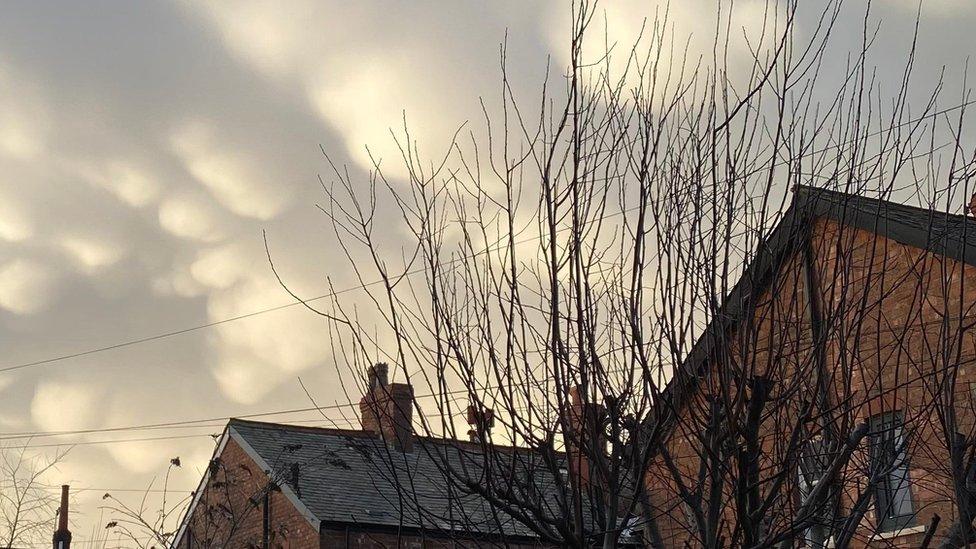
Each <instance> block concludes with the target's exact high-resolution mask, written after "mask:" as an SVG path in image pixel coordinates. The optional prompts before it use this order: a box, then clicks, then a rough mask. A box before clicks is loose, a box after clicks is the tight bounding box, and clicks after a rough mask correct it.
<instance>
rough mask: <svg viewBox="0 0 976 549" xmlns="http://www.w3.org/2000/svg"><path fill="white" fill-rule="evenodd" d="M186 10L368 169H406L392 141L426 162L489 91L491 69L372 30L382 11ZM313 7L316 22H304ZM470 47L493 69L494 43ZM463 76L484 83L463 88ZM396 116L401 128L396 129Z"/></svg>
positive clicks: (306, 6) (260, 6)
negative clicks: (293, 93)
mask: <svg viewBox="0 0 976 549" xmlns="http://www.w3.org/2000/svg"><path fill="white" fill-rule="evenodd" d="M188 9H190V10H191V11H194V12H196V13H198V14H200V15H202V16H203V17H204V18H205V19H206V20H208V21H209V22H210V23H211V24H213V25H214V27H215V28H216V29H217V31H218V32H219V34H220V36H221V37H222V38H223V40H224V42H225V43H226V44H227V47H228V48H229V49H230V50H231V51H233V52H235V54H236V55H237V56H238V58H239V59H241V60H242V61H243V62H244V63H245V64H246V65H247V66H249V67H252V68H253V69H254V70H257V71H259V72H260V73H261V74H264V75H265V76H266V77H267V78H269V79H270V80H271V81H273V82H275V83H276V84H278V85H281V86H282V87H285V88H291V89H298V90H302V91H303V92H304V94H305V97H306V100H307V101H308V103H309V105H311V107H312V109H313V110H314V112H316V113H317V114H318V116H320V117H321V119H322V120H323V121H324V122H325V123H327V124H328V125H329V126H331V127H333V128H335V129H336V130H338V131H339V134H340V136H341V139H342V140H343V143H344V144H345V147H346V152H347V153H348V155H349V156H350V157H351V158H352V160H354V161H355V162H356V163H357V165H358V166H359V167H360V168H362V169H365V170H370V169H372V168H373V167H374V162H379V161H382V169H383V171H384V173H386V174H387V175H389V176H393V177H400V178H403V177H406V175H407V170H406V168H405V167H404V164H403V161H402V159H401V154H402V153H401V151H400V146H404V147H408V146H417V147H419V149H420V153H421V155H422V157H424V159H425V160H426V161H427V162H431V161H434V159H439V158H440V157H442V156H443V155H444V154H445V153H446V152H447V151H448V146H449V144H450V141H451V138H452V136H453V135H454V132H455V131H456V130H457V129H458V128H459V127H460V126H461V125H462V124H463V123H464V122H465V121H468V120H472V119H475V120H477V119H479V118H480V117H481V110H480V104H479V101H478V96H479V95H480V94H481V93H483V92H484V91H486V90H489V89H492V90H493V89H494V86H495V84H494V81H495V80H497V78H496V77H497V70H490V71H486V70H484V69H485V67H484V66H481V67H476V66H474V65H473V64H471V63H459V61H460V60H459V59H458V58H457V57H455V56H456V54H457V52H456V51H455V50H453V49H451V48H449V47H446V46H445V45H444V44H441V43H437V42H436V41H435V42H429V41H405V40H403V39H402V38H403V37H402V36H398V35H397V33H393V34H386V33H378V32H377V31H378V26H377V25H378V23H379V20H382V19H383V18H384V15H383V14H382V13H377V12H370V11H368V10H362V11H363V12H362V13H357V14H356V15H358V16H356V17H347V18H341V17H334V16H329V14H330V13H331V12H335V11H336V10H340V11H345V12H350V11H356V10H355V9H350V8H349V7H348V6H343V5H342V4H341V3H338V2H336V3H331V2H329V3H325V4H312V3H300V4H297V5H292V6H290V9H287V10H286V9H282V5H281V4H278V3H275V2H265V1H261V0H257V1H248V2H244V3H241V4H237V5H234V6H231V5H229V4H220V3H207V4H204V3H192V4H189V5H188ZM315 15H318V16H321V19H320V21H321V23H322V24H321V25H313V26H310V25H309V24H308V21H309V17H314V16H315ZM349 15H352V14H349ZM404 30H406V29H404ZM411 30H412V31H414V32H415V31H417V29H416V28H411ZM441 30H443V29H441ZM500 39H501V36H499V37H496V38H495V40H496V42H495V43H497V40H500ZM350 44H358V45H359V46H360V47H358V48H350V47H349V45H350ZM482 46H484V45H482ZM309 52H315V54H314V55H309ZM478 55H479V57H482V56H483V57H485V61H486V65H487V66H489V67H491V68H492V69H494V68H495V65H492V63H497V46H495V44H492V47H490V48H487V49H486V50H485V51H482V52H479V53H478ZM475 83H478V84H475ZM472 85H484V88H483V89H481V90H477V91H472V90H471V89H470V88H471V87H472ZM489 86H492V87H491V88H489ZM405 117H406V122H407V125H408V127H409V136H407V135H406V134H405V133H404V131H403V125H404V118H405ZM391 130H392V131H393V132H394V133H395V134H396V135H397V136H398V139H399V141H400V145H398V144H397V142H396V140H395V139H394V137H393V136H392V135H391ZM367 146H368V147H369V152H367V150H366V148H367ZM424 168H425V169H428V168H429V165H428V166H424Z"/></svg>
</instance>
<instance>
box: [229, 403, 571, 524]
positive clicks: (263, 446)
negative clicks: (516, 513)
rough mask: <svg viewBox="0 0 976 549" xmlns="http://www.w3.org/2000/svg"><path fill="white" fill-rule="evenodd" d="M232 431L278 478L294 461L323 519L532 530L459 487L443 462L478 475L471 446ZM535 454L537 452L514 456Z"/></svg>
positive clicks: (542, 495) (274, 428)
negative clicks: (403, 448) (395, 445)
mask: <svg viewBox="0 0 976 549" xmlns="http://www.w3.org/2000/svg"><path fill="white" fill-rule="evenodd" d="M229 431H231V433H232V434H234V433H236V434H237V435H238V436H239V437H240V438H241V439H243V440H244V441H245V442H246V443H247V445H248V446H250V448H251V449H253V451H254V452H256V453H257V454H258V455H259V456H260V457H261V459H262V460H263V461H264V462H265V463H266V464H267V466H268V467H269V468H270V469H271V471H272V475H273V478H275V479H277V480H278V481H279V483H282V482H286V481H287V479H289V478H290V477H289V474H290V473H289V471H290V468H291V467H292V464H294V463H297V464H298V470H299V481H298V486H297V490H295V492H296V493H297V496H298V498H299V499H300V500H301V502H302V503H303V504H304V505H305V506H306V507H307V508H308V510H309V511H310V512H311V513H312V514H313V515H315V517H316V518H317V519H318V520H320V521H322V522H331V523H346V524H358V525H368V526H380V527H405V528H418V529H419V528H423V529H425V530H438V531H444V532H451V531H453V532H466V533H467V532H472V533H478V534H485V535H498V534H503V535H505V536H510V537H511V536H518V537H536V535H535V533H534V532H533V531H532V530H531V529H530V528H528V527H526V526H525V525H523V524H521V523H519V522H518V521H516V520H514V519H513V518H512V517H510V516H508V515H506V514H504V513H493V512H492V507H491V505H490V504H489V503H488V501H486V500H485V499H483V498H482V497H480V496H477V495H472V494H471V493H470V491H469V490H465V489H462V488H460V487H459V486H458V485H457V484H456V482H453V481H452V480H454V479H456V476H452V475H451V474H450V473H448V472H447V471H446V470H445V469H444V467H445V466H449V467H452V468H454V469H455V470H464V471H466V476H467V477H469V478H474V479H477V478H479V475H480V474H481V471H483V468H484V461H485V457H484V455H482V454H481V453H480V451H478V450H477V448H476V446H475V445H471V444H466V443H459V442H458V441H452V440H444V439H432V438H423V437H418V438H417V439H416V441H415V443H414V450H413V452H411V453H401V452H399V451H396V450H393V449H391V448H389V447H388V446H387V445H386V444H385V443H384V442H383V441H382V440H380V439H379V438H377V437H374V436H372V435H371V434H370V433H366V432H363V431H346V430H338V429H319V428H309V427H299V426H291V425H281V424H273V423H259V422H252V421H242V420H231V423H230V425H229ZM532 459H538V458H533V457H532V456H531V454H530V453H528V452H526V453H524V455H522V454H521V453H520V455H519V460H528V461H531V460H532ZM506 461H508V460H506ZM528 461H525V462H523V468H524V469H523V470H524V471H531V472H532V474H533V475H535V477H534V480H535V482H534V484H535V485H537V486H539V487H540V491H539V494H537V495H538V496H539V503H540V504H541V505H544V506H549V505H551V506H552V509H551V511H552V513H553V515H554V516H558V515H557V514H556V513H557V510H556V507H555V505H556V504H555V501H554V497H555V492H554V490H555V484H554V482H553V479H552V477H551V475H546V474H545V471H546V468H545V467H544V466H541V463H537V464H535V465H536V466H534V467H533V464H531V463H529V462H528ZM292 488H293V489H294V486H292Z"/></svg>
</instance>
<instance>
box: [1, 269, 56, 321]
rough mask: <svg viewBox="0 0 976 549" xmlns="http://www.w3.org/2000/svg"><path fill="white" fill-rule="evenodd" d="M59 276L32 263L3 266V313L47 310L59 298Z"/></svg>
mask: <svg viewBox="0 0 976 549" xmlns="http://www.w3.org/2000/svg"><path fill="white" fill-rule="evenodd" d="M57 280H58V275H57V273H56V272H55V271H54V270H53V269H51V268H50V267H48V266H47V265H44V264H43V263H40V262H37V261H34V260H31V259H14V260H12V261H9V262H7V263H4V264H0V309H6V310H8V311H10V312H12V313H15V314H21V315H26V314H33V313H37V312H40V311H43V310H44V309H46V308H47V307H48V306H49V305H50V304H51V302H52V301H54V299H55V298H56V297H57V296H56V295H55V290H56V289H57Z"/></svg>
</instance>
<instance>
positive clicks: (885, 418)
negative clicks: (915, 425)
mask: <svg viewBox="0 0 976 549" xmlns="http://www.w3.org/2000/svg"><path fill="white" fill-rule="evenodd" d="M870 426H871V431H870V433H869V455H868V460H869V461H868V463H869V469H868V474H869V476H870V478H871V479H874V477H875V476H876V475H878V474H881V473H883V476H882V478H881V479H880V480H879V482H877V483H876V484H875V485H874V486H872V487H871V491H872V494H871V497H872V498H874V517H875V523H876V524H877V528H878V532H893V531H897V530H902V529H904V528H909V527H911V526H914V525H915V518H916V514H917V513H916V507H915V498H914V495H913V494H912V479H911V472H910V471H911V456H910V455H909V453H908V438H907V437H906V434H905V422H904V415H903V414H902V412H900V411H894V412H885V413H882V414H877V415H874V416H872V417H871V419H870ZM887 444H890V445H891V446H890V447H889V448H887V450H888V451H891V452H894V453H895V455H894V457H892V458H882V456H879V454H878V452H879V451H883V448H882V445H887ZM882 459H883V462H882ZM879 467H884V469H883V470H881V471H878V468H879ZM901 505H907V507H908V511H907V512H899V511H898V510H896V507H899V506H901Z"/></svg>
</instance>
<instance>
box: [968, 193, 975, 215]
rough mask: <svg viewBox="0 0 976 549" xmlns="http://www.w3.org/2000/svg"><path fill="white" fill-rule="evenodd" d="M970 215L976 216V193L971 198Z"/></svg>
mask: <svg viewBox="0 0 976 549" xmlns="http://www.w3.org/2000/svg"><path fill="white" fill-rule="evenodd" d="M969 215H972V216H976V193H973V196H972V198H970V199H969Z"/></svg>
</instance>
